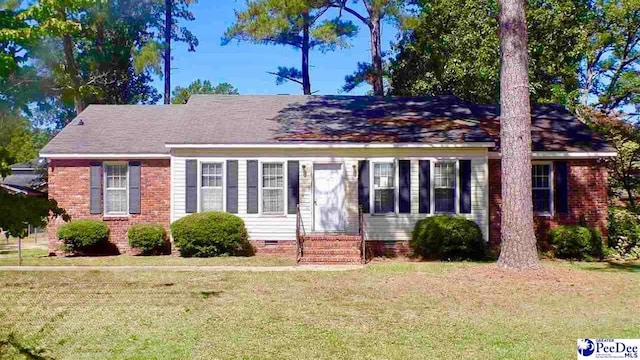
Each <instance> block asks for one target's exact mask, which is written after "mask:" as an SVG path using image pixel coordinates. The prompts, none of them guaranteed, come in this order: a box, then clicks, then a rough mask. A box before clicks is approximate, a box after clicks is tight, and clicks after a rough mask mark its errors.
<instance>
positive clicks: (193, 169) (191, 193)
mask: <svg viewBox="0 0 640 360" xmlns="http://www.w3.org/2000/svg"><path fill="white" fill-rule="evenodd" d="M186 178H187V179H186V180H187V181H186V184H185V185H186V193H185V195H186V197H185V199H186V204H185V212H187V213H194V212H197V211H198V161H197V160H187V161H186Z"/></svg>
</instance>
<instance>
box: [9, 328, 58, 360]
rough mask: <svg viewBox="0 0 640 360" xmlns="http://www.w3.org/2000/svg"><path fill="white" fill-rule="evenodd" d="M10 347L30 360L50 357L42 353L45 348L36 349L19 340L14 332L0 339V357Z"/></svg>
mask: <svg viewBox="0 0 640 360" xmlns="http://www.w3.org/2000/svg"><path fill="white" fill-rule="evenodd" d="M9 347H11V348H13V349H14V350H15V351H17V352H18V353H19V354H20V355H22V356H24V357H25V358H27V359H31V360H48V359H52V358H51V357H48V356H46V355H43V353H44V352H45V350H43V349H36V348H33V347H32V346H29V345H27V344H25V343H23V342H22V341H20V340H19V339H18V338H17V337H16V336H15V335H14V334H9V336H7V338H6V339H0V357H2V355H3V354H4V355H6V352H7V351H8V350H9V349H8V348H9Z"/></svg>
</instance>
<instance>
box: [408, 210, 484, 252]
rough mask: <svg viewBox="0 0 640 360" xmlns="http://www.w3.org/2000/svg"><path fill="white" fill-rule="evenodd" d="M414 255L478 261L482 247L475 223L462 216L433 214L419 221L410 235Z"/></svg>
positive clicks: (478, 229) (482, 250)
mask: <svg viewBox="0 0 640 360" xmlns="http://www.w3.org/2000/svg"><path fill="white" fill-rule="evenodd" d="M411 247H412V248H413V251H414V253H415V254H417V255H420V256H422V257H424V258H434V257H435V258H439V259H442V260H462V259H471V260H480V259H483V258H484V257H485V244H484V241H483V240H482V232H481V231H480V228H479V227H478V224H476V223H475V222H473V221H471V220H467V219H465V218H463V217H461V216H447V215H436V216H430V217H427V218H425V219H422V220H420V221H418V223H417V224H416V226H415V228H414V229H413V233H412V236H411Z"/></svg>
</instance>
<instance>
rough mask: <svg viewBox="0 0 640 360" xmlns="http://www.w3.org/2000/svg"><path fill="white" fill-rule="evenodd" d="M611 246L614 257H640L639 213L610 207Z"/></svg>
mask: <svg viewBox="0 0 640 360" xmlns="http://www.w3.org/2000/svg"><path fill="white" fill-rule="evenodd" d="M609 247H610V248H611V250H612V251H611V255H612V257H615V258H620V259H638V258H640V220H639V219H638V215H636V214H634V213H633V212H631V211H629V210H626V209H622V208H614V207H611V208H609Z"/></svg>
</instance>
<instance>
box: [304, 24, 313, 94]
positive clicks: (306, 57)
mask: <svg viewBox="0 0 640 360" xmlns="http://www.w3.org/2000/svg"><path fill="white" fill-rule="evenodd" d="M302 16H303V17H304V26H303V29H302V91H303V92H304V94H305V95H311V79H310V78H309V26H310V24H309V23H310V19H309V13H308V12H306V13H304V14H303V15H302Z"/></svg>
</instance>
